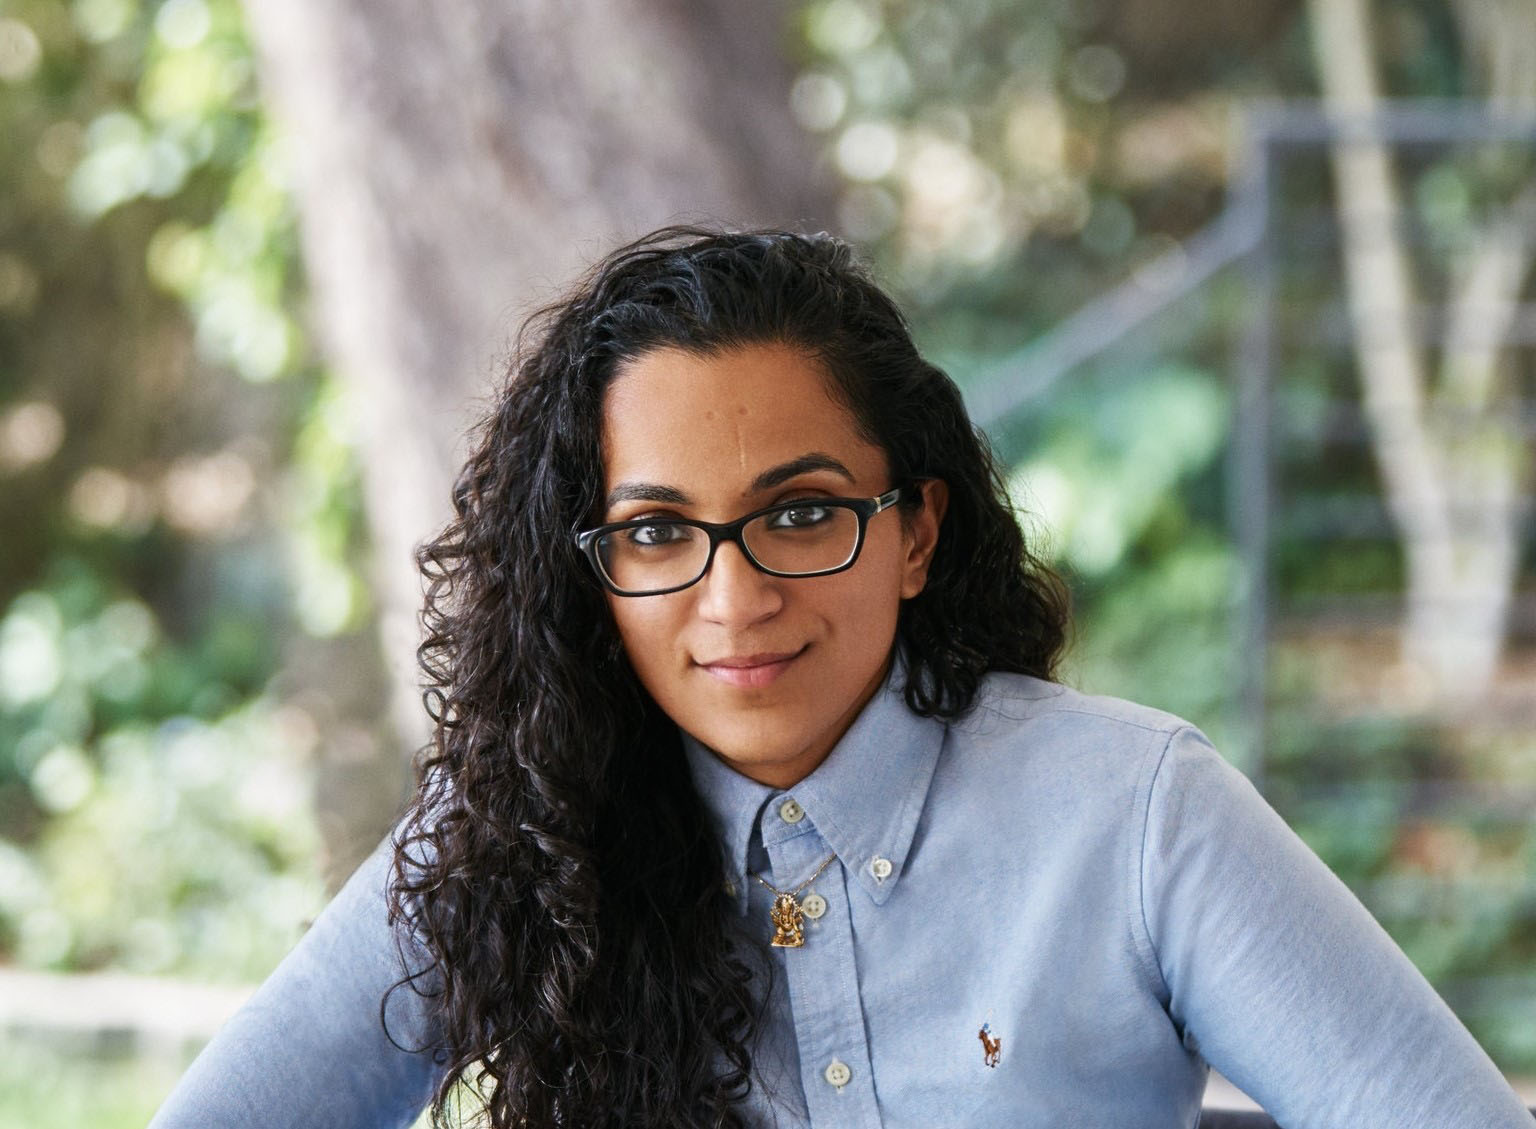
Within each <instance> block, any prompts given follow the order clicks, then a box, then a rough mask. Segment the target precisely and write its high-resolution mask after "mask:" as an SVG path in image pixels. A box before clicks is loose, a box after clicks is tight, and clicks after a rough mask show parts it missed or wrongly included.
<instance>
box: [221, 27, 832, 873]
mask: <svg viewBox="0 0 1536 1129" xmlns="http://www.w3.org/2000/svg"><path fill="white" fill-rule="evenodd" d="M246 10H247V14H248V18H249V20H250V23H251V27H252V34H253V37H254V38H255V41H256V43H257V47H258V53H259V56H260V59H261V65H262V73H263V80H264V86H265V90H266V94H267V97H268V100H269V102H270V104H271V105H272V108H273V111H274V113H275V114H276V115H277V117H278V120H279V121H280V123H281V124H282V125H283V126H284V128H285V130H286V132H287V133H288V135H289V136H290V137H291V142H292V145H291V152H292V159H293V162H294V166H295V172H296V175H297V185H296V189H297V193H298V199H299V203H300V208H301V212H302V230H303V239H304V251H305V259H306V263H307V267H308V271H309V276H310V282H311V286H312V290H313V294H314V298H315V302H316V314H315V316H316V320H317V322H318V327H317V328H318V332H319V336H320V339H321V341H322V343H323V346H324V347H325V350H326V352H327V355H328V357H329V359H330V362H331V363H332V364H333V365H334V366H335V367H336V368H337V369H338V371H339V372H340V373H341V374H342V375H343V377H344V378H345V379H346V380H347V381H348V382H349V383H350V387H351V389H352V392H353V394H354V402H355V405H356V410H357V412H358V414H359V419H360V424H361V427H360V430H361V433H362V437H363V440H362V441H363V444H364V451H363V457H364V463H365V467H364V476H365V487H364V489H365V493H366V506H367V512H368V518H369V522H370V524H371V531H372V538H373V543H374V545H375V551H376V561H375V566H376V567H375V574H374V576H373V577H372V580H373V582H374V589H375V591H376V593H377V594H378V600H379V604H380V607H381V627H380V631H381V639H382V647H383V653H384V655H385V661H386V663H387V665H388V667H389V671H390V685H391V686H392V688H393V689H392V694H391V698H392V706H391V709H390V710H389V714H390V717H391V719H392V724H393V730H394V733H395V734H396V736H395V737H394V738H393V739H391V740H385V741H383V742H382V743H381V745H382V748H383V749H384V755H383V756H382V757H380V758H379V760H380V763H379V765H378V771H380V772H387V771H390V765H389V763H388V761H389V759H390V758H393V759H394V761H395V762H396V763H397V764H398V762H399V760H400V756H399V754H400V751H401V746H402V745H403V746H404V747H406V748H410V749H413V748H415V747H419V745H420V744H421V743H422V742H423V741H424V740H425V739H426V736H427V726H426V718H425V714H424V712H423V710H422V706H421V702H420V696H419V692H418V683H417V670H416V666H415V647H416V644H417V642H418V641H419V633H418V628H417V624H416V613H417V610H418V608H419V606H420V587H419V583H418V579H417V575H416V572H415V569H414V566H413V565H412V563H411V553H412V549H413V547H414V546H415V545H416V544H417V543H419V542H420V541H422V540H424V539H425V538H427V537H429V536H431V535H432V534H433V533H434V532H435V531H436V530H437V529H438V528H440V526H441V524H442V523H443V522H444V521H445V520H446V519H447V518H448V516H449V512H450V510H449V505H448V502H449V487H450V484H451V479H452V475H453V472H454V470H455V469H456V466H457V464H458V462H459V461H460V460H461V458H462V456H463V451H462V449H461V448H460V447H459V444H458V441H459V439H460V436H461V433H462V431H463V430H464V428H465V426H466V425H467V424H468V423H469V422H470V420H471V418H472V416H473V414H474V408H475V406H476V398H477V396H478V394H479V393H480V392H481V386H482V384H483V383H484V381H485V380H486V378H487V377H488V376H489V375H490V374H491V372H492V370H493V369H494V368H495V367H496V364H497V363H498V355H499V354H502V353H503V352H504V351H505V349H506V347H507V343H508V342H509V341H510V337H511V335H512V333H513V331H514V330H515V328H516V324H517V323H518V322H520V321H521V318H522V316H524V315H526V314H527V313H528V312H530V311H531V310H532V309H533V308H534V307H535V306H536V305H539V304H542V302H543V301H545V300H547V299H549V298H551V297H553V294H552V288H554V287H556V286H563V285H564V284H565V282H566V281H568V280H569V279H570V278H571V277H572V276H573V275H574V274H575V273H577V272H578V271H579V270H580V269H581V268H583V267H585V266H586V265H587V264H588V263H590V262H591V261H592V260H593V259H595V258H596V257H598V256H600V255H601V254H602V253H604V252H605V251H606V250H607V249H609V248H610V247H611V246H613V245H615V244H616V243H618V242H619V241H621V240H623V239H627V238H630V237H632V236H634V235H638V234H640V233H641V232H643V231H645V230H649V229H651V228H653V227H656V226H659V225H660V224H663V223H666V222H675V221H680V220H695V219H716V220H721V221H724V222H727V223H730V224H735V225H748V224H754V225H755V224H768V223H773V224H779V225H782V226H787V227H809V228H810V229H812V230H814V229H816V228H818V227H823V226H828V217H829V216H830V214H831V199H832V196H833V191H834V188H833V183H832V177H831V174H830V173H828V172H826V171H825V170H824V169H822V168H820V167H819V166H818V164H817V161H816V158H815V154H814V147H813V145H812V143H811V141H810V139H809V138H806V137H804V136H803V135H802V134H801V133H800V132H799V130H798V129H797V127H796V126H795V125H794V123H793V121H792V119H791V117H790V115H789V112H788V92H789V84H790V80H791V78H792V73H791V69H790V67H789V65H788V64H787V62H786V59H785V51H784V47H785V44H786V43H787V41H788V22H787V14H788V13H787V10H786V8H784V7H782V6H781V5H780V4H778V3H771V2H770V3H741V2H739V0H687V2H684V0H673V2H671V3H654V4H621V3H618V2H617V0H559V2H557V0H520V2H519V3H516V4H507V3H492V2H490V0H460V2H458V3H454V4H421V3H417V2H414V0H252V2H251V3H249V4H248V5H247V7H246ZM391 745H393V746H394V747H393V748H391V747H390V746H391ZM395 771H398V769H396V770H395ZM398 794H399V793H397V795H398ZM396 802H398V801H396ZM327 806H331V807H339V808H341V809H345V808H346V806H347V805H346V804H345V802H344V799H343V798H339V797H338V798H334V799H332V800H331V801H330V802H329V804H328V805H327ZM393 813H394V805H393V804H392V805H390V806H389V809H388V810H378V808H377V807H375V810H366V811H364V810H357V811H352V812H350V813H349V815H348V817H347V818H346V820H345V827H344V829H343V830H341V831H338V832H337V837H338V838H339V839H340V840H341V841H333V842H332V843H331V844H330V845H331V847H332V849H333V859H332V861H331V865H330V871H331V873H332V874H333V875H339V874H344V873H345V872H346V870H347V869H349V867H350V864H351V863H352V862H353V861H355V860H356V859H357V858H359V857H360V856H361V852H362V851H364V850H365V849H366V848H367V847H368V846H370V845H371V844H372V843H373V842H375V841H376V840H377V836H378V834H379V833H380V831H381V829H382V828H383V827H384V826H386V825H387V823H388V820H389V818H390V817H391V816H392V815H393Z"/></svg>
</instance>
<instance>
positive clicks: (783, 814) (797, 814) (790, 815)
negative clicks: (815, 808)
mask: <svg viewBox="0 0 1536 1129" xmlns="http://www.w3.org/2000/svg"><path fill="white" fill-rule="evenodd" d="M779 818H780V819H782V820H783V821H784V822H785V823H799V822H800V821H801V820H802V819H804V818H805V809H804V808H803V807H801V806H800V805H799V804H798V803H796V802H795V799H794V797H793V796H791V797H790V798H789V799H787V800H785V801H784V802H783V803H782V804H780V805H779Z"/></svg>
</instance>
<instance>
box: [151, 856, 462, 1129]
mask: <svg viewBox="0 0 1536 1129" xmlns="http://www.w3.org/2000/svg"><path fill="white" fill-rule="evenodd" d="M391 858H392V848H391V846H390V839H389V837H386V838H385V839H384V840H383V841H382V842H381V843H380V844H379V845H378V846H377V847H376V848H375V849H374V851H373V853H372V854H371V855H369V857H368V858H367V859H366V860H364V862H363V863H362V864H361V865H360V866H359V867H358V869H357V870H356V871H355V872H353V874H352V876H351V877H350V878H349V879H348V880H347V882H346V884H345V885H344V886H343V887H342V888H341V890H340V891H339V892H338V893H337V895H336V897H335V898H334V899H332V901H331V902H330V904H329V905H327V906H326V907H325V909H324V910H323V911H322V912H321V914H320V916H319V917H318V918H316V919H315V922H314V924H313V925H311V926H310V928H309V930H308V931H307V932H306V933H305V934H304V936H303V937H302V938H301V939H300V940H299V943H298V944H297V945H296V946H295V947H294V948H293V950H292V951H291V952H290V953H289V954H288V955H287V956H286V957H285V958H284V959H283V961H282V963H281V964H279V965H278V967H277V969H276V970H275V971H274V972H273V973H272V975H271V976H270V977H268V978H267V980H266V981H265V982H264V983H263V984H262V985H261V987H260V988H258V989H257V990H256V992H255V994H254V995H253V996H252V997H251V998H250V999H249V1000H248V1001H247V1002H246V1003H245V1004H244V1005H243V1006H242V1007H241V1009H240V1010H239V1011H238V1012H236V1013H235V1015H234V1016H232V1017H231V1018H230V1019H229V1021H228V1022H227V1023H226V1024H225V1025H224V1026H223V1027H222V1028H221V1029H220V1030H219V1032H218V1033H217V1034H216V1035H215V1036H214V1037H213V1039H212V1040H211V1041H210V1042H209V1043H208V1045H207V1046H206V1047H204V1048H203V1050H202V1052H201V1054H199V1055H198V1057H197V1058H196V1059H195V1060H194V1061H193V1063H192V1065H191V1066H190V1067H189V1068H188V1070H187V1072H186V1074H185V1075H184V1076H183V1077H182V1078H181V1080H180V1082H179V1083H178V1084H177V1086H176V1088H175V1089H174V1090H173V1091H172V1092H171V1095H170V1097H169V1098H168V1099H167V1100H166V1102H165V1104H164V1105H163V1106H161V1108H160V1111H159V1112H158V1113H157V1114H156V1115H155V1118H154V1120H153V1121H151V1122H150V1127H149V1129H244V1127H249V1129H301V1127H303V1129H309V1127H312V1126H316V1125H325V1126H330V1127H335V1129H354V1127H355V1129H386V1127H390V1126H397V1127H404V1126H409V1125H410V1124H411V1123H412V1122H413V1121H414V1120H415V1119H416V1117H417V1115H418V1114H419V1113H420V1112H421V1110H422V1109H423V1108H424V1107H425V1106H426V1104H427V1102H428V1101H430V1100H431V1096H432V1093H433V1090H434V1088H435V1086H436V1084H437V1081H438V1079H439V1078H440V1077H441V1075H442V1072H443V1069H444V1068H443V1066H441V1065H439V1064H437V1063H436V1062H435V1061H434V1058H433V1050H434V1045H435V1042H436V1039H435V1034H436V1030H435V1027H434V1025H433V1023H432V1020H431V1017H430V1012H429V1010H428V1006H427V1005H428V1003H429V1001H427V1000H425V999H423V998H422V996H421V995H420V994H419V993H417V992H416V991H415V989H414V988H412V987H411V985H409V984H406V985H403V986H401V987H399V988H397V989H395V990H394V991H393V992H391V993H390V995H389V1004H388V1011H387V1019H388V1034H387V1035H386V1033H385V1029H384V1027H383V1025H382V1024H381V1021H380V1003H381V1002H382V1001H383V999H384V995H385V993H386V992H387V991H389V989H390V987H391V986H392V985H393V984H394V983H395V981H396V980H398V979H399V978H400V977H401V976H402V975H404V972H405V969H404V966H403V965H402V963H401V960H400V955H399V953H398V951H397V949H396V946H395V940H394V936H395V934H394V931H393V930H392V928H391V926H390V924H389V920H388V917H387V913H386V901H385V889H386V883H387V881H388V879H389V873H390V861H391ZM406 953H407V955H408V956H411V957H412V959H413V960H414V959H415V954H414V953H413V950H412V949H411V948H410V947H407V948H406ZM424 963H425V961H421V962H418V963H415V964H414V966H413V968H412V969H411V971H413V972H414V971H418V970H419V969H420V968H421V967H423V965H424ZM391 1038H392V1039H393V1042H392V1041H391ZM396 1043H398V1044H399V1046H396V1045H395V1044H396ZM402 1048H404V1049H402Z"/></svg>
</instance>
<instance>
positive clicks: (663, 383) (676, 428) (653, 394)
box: [603, 343, 885, 492]
mask: <svg viewBox="0 0 1536 1129" xmlns="http://www.w3.org/2000/svg"><path fill="white" fill-rule="evenodd" d="M809 453H819V454H822V455H825V456H827V457H828V458H829V459H830V460H833V461H835V462H837V463H840V464H841V465H843V466H845V467H847V469H848V470H849V471H850V472H851V473H852V474H853V476H854V477H855V478H856V479H859V480H861V481H862V480H863V479H864V478H866V477H868V476H870V475H876V476H878V475H879V473H880V472H881V470H882V469H883V466H884V462H885V460H884V456H883V454H882V452H881V451H880V450H879V448H878V447H875V446H873V445H872V444H870V443H869V442H868V441H867V440H866V439H864V438H863V437H862V436H861V434H860V433H859V429H858V426H857V423H856V421H855V420H854V418H853V416H852V415H851V413H850V412H849V411H848V409H847V408H846V407H845V406H844V405H843V404H842V402H841V401H840V400H838V399H836V398H835V397H834V395H833V392H832V387H831V385H830V382H829V378H828V377H827V375H826V373H825V370H824V369H823V367H822V366H821V364H820V363H819V362H818V361H817V360H816V359H814V358H813V357H811V356H809V355H808V354H806V353H805V352H803V351H802V350H799V349H796V348H793V347H792V346H788V345H783V344H777V343H775V344H765V345H748V346H743V347H740V348H737V349H732V350H730V351H727V352H723V353H718V354H714V355H705V354H698V353H689V352H685V351H682V350H678V349H660V350H655V351H652V352H649V353H645V354H642V355H641V356H639V357H637V358H634V359H633V360H631V361H629V362H627V363H626V364H625V365H624V366H622V367H621V368H620V370H619V371H618V373H617V374H616V375H615V377H614V379H613V380H612V381H611V382H610V384H609V386H608V390H607V393H606V394H605V397H604V403H603V463H604V471H605V474H606V477H607V479H608V486H609V488H610V489H612V488H613V487H614V486H615V485H616V484H618V483H619V482H620V481H621V480H628V479H630V478H632V477H635V476H639V477H641V478H643V479H644V480H645V481H651V482H667V481H671V480H673V479H678V478H680V479H688V480H697V479H700V478H709V477H718V478H721V479H725V480H731V481H737V482H738V485H741V486H743V487H744V488H745V487H746V486H747V485H749V484H750V483H752V482H753V481H755V480H756V479H758V478H759V477H760V476H762V475H763V473H764V472H765V471H767V470H769V469H770V468H772V467H776V466H779V465H782V464H784V463H786V462H789V461H791V460H795V459H798V458H801V457H803V456H805V455H807V454H809ZM743 492H748V491H746V490H745V489H744V490H743Z"/></svg>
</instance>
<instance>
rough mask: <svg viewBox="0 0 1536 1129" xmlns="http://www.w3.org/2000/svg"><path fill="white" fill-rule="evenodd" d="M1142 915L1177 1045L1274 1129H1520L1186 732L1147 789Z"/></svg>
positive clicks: (1517, 1115)
mask: <svg viewBox="0 0 1536 1129" xmlns="http://www.w3.org/2000/svg"><path fill="white" fill-rule="evenodd" d="M1142 882H1143V885H1142V908H1143V915H1144V923H1145V926H1146V930H1147V934H1148V939H1149V940H1150V942H1151V944H1152V946H1153V948H1154V950H1155V952H1156V954H1157V960H1158V966H1159V969H1160V970H1161V973H1162V976H1163V979H1164V982H1165V984H1166V985H1167V988H1168V993H1169V1002H1168V1010H1169V1013H1170V1015H1171V1016H1172V1017H1173V1019H1174V1021H1175V1022H1176V1023H1178V1024H1180V1025H1181V1026H1182V1028H1183V1030H1184V1032H1185V1040H1186V1043H1187V1044H1188V1045H1190V1046H1192V1047H1194V1048H1195V1049H1196V1050H1198V1052H1199V1053H1200V1054H1201V1055H1202V1056H1203V1057H1204V1058H1205V1060H1206V1061H1207V1062H1209V1063H1210V1064H1211V1065H1213V1066H1215V1067H1216V1068H1217V1069H1218V1070H1220V1071H1221V1072H1222V1073H1223V1074H1225V1075H1226V1076H1227V1077H1228V1078H1230V1079H1231V1080H1232V1081H1233V1082H1235V1083H1236V1084H1237V1085H1239V1086H1240V1087H1242V1088H1243V1089H1244V1090H1245V1091H1246V1092H1247V1093H1249V1094H1250V1095H1252V1097H1253V1098H1254V1100H1256V1101H1257V1102H1259V1104H1261V1105H1262V1106H1263V1107H1264V1108H1265V1109H1266V1110H1268V1111H1269V1113H1270V1114H1271V1115H1272V1116H1273V1117H1274V1118H1275V1120H1276V1121H1278V1122H1279V1123H1280V1124H1282V1125H1284V1126H1286V1129H1333V1127H1338V1129H1343V1127H1345V1126H1347V1127H1348V1129H1370V1127H1380V1129H1413V1127H1423V1129H1430V1127H1434V1129H1458V1127H1464V1129H1499V1127H1503V1126H1509V1127H1511V1129H1513V1127H1516V1126H1518V1127H1521V1129H1529V1127H1530V1126H1531V1115H1530V1114H1529V1112H1528V1111H1527V1110H1526V1109H1525V1107H1524V1106H1523V1105H1522V1104H1521V1102H1520V1100H1519V1098H1518V1097H1517V1096H1516V1095H1515V1093H1514V1092H1513V1090H1511V1089H1510V1087H1509V1085H1508V1084H1507V1083H1506V1082H1505V1080H1504V1078H1503V1077H1502V1076H1501V1075H1500V1073H1499V1071H1498V1070H1497V1068H1496V1067H1495V1066H1494V1065H1493V1063H1492V1061H1491V1060H1490V1059H1489V1058H1488V1056H1487V1054H1485V1053H1484V1052H1483V1050H1482V1048H1481V1047H1479V1046H1478V1045H1477V1043H1476V1042H1475V1041H1474V1040H1473V1038H1472V1036H1471V1035H1470V1034H1469V1033H1468V1032H1467V1030H1466V1028H1465V1027H1463V1026H1462V1024H1461V1022H1460V1021H1459V1020H1458V1019H1457V1018H1456V1017H1455V1015H1454V1014H1452V1012H1451V1010H1450V1009H1449V1008H1448V1007H1447V1006H1446V1005H1445V1003H1444V1002H1443V1001H1442V1000H1441V999H1440V997H1439V996H1438V995H1436V994H1435V992H1434V990H1433V989H1432V988H1431V987H1430V986H1429V984H1428V982H1427V981H1425V979H1424V978H1423V976H1421V975H1420V974H1419V972H1418V970H1417V969H1415V968H1414V966H1413V964H1412V963H1411V962H1410V961H1409V960H1408V958H1407V957H1406V956H1405V955H1404V954H1403V953H1402V951H1401V950H1400V949H1398V948H1397V946H1396V945H1395V944H1394V943H1393V942H1392V940H1391V939H1390V938H1389V937H1388V936H1387V934H1386V932H1385V931H1384V930H1383V929H1382V928H1381V926H1380V925H1378V924H1377V922H1376V921H1375V919H1374V918H1372V917H1371V915H1370V914H1369V913H1368V912H1367V911H1366V909H1365V907H1364V906H1362V905H1361V904H1360V903H1359V901H1357V900H1356V899H1355V897H1354V895H1353V894H1351V893H1350V891H1349V890H1348V888H1347V887H1345V885H1344V884H1343V883H1342V882H1341V881H1340V880H1339V879H1338V878H1337V877H1336V876H1335V875H1334V874H1333V873H1332V872H1331V871H1329V870H1328V868H1327V867H1326V866H1325V865H1324V864H1323V863H1322V861H1321V860H1319V859H1318V858H1317V856H1316V855H1314V854H1313V853H1312V851H1311V850H1310V849H1308V848H1307V846H1306V845H1305V844H1304V843H1302V842H1301V840H1300V839H1299V838H1297V836H1296V835H1295V834H1294V833H1293V832H1292V831H1291V830H1290V828H1288V827H1287V826H1286V825H1285V823H1284V822H1283V821H1282V820H1281V819H1280V817H1279V816H1278V815H1277V814H1276V813H1275V812H1274V810H1273V809H1271V808H1270V807H1269V805H1268V804H1267V803H1265V801H1264V800H1263V799H1262V798H1261V797H1260V796H1259V794H1258V792H1257V791H1255V789H1254V788H1253V786H1252V785H1251V784H1250V783H1249V782H1248V780H1247V779H1246V778H1245V777H1244V776H1243V775H1242V774H1241V773H1239V772H1238V771H1237V770H1236V769H1234V768H1232V767H1231V766H1230V765H1228V764H1227V763H1226V762H1225V761H1223V760H1222V759H1221V757H1220V756H1219V755H1218V754H1217V753H1216V751H1215V750H1214V749H1213V748H1212V747H1211V745H1210V743H1209V742H1208V741H1207V740H1206V738H1205V736H1204V735H1203V734H1201V733H1200V732H1199V731H1198V730H1196V729H1194V728H1193V727H1188V726H1186V727H1185V728H1183V729H1180V730H1179V731H1178V732H1176V733H1174V734H1173V736H1172V738H1171V739H1170V741H1169V743H1168V747H1167V749H1166V750H1165V751H1164V753H1163V756H1162V758H1161V762H1160V763H1159V765H1158V768H1157V771H1156V775H1155V776H1154V778H1153V782H1152V786H1151V789H1150V792H1149V797H1148V805H1147V811H1146V824H1145V838H1144V841H1143V852H1142Z"/></svg>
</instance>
